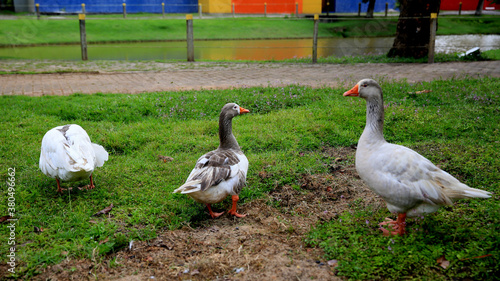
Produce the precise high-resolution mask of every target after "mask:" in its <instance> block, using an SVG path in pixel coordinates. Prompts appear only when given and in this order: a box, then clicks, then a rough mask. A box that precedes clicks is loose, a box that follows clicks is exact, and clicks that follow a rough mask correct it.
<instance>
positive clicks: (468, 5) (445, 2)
mask: <svg viewBox="0 0 500 281" xmlns="http://www.w3.org/2000/svg"><path fill="white" fill-rule="evenodd" d="M460 2H461V3H462V11H475V10H476V6H477V0H441V7H440V10H443V11H458V9H459V6H460ZM483 10H500V4H493V3H492V2H491V1H488V0H485V1H484V6H483Z"/></svg>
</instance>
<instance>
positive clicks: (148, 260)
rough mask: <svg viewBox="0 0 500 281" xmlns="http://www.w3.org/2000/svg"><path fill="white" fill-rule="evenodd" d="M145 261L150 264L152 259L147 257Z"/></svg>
mask: <svg viewBox="0 0 500 281" xmlns="http://www.w3.org/2000/svg"><path fill="white" fill-rule="evenodd" d="M145 261H147V262H152V261H153V257H151V256H149V257H147V258H146V259H145Z"/></svg>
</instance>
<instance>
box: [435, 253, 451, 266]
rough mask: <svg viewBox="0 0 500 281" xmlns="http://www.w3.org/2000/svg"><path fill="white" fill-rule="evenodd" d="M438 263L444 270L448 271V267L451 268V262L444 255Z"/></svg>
mask: <svg viewBox="0 0 500 281" xmlns="http://www.w3.org/2000/svg"><path fill="white" fill-rule="evenodd" d="M437 263H438V265H439V266H441V267H442V268H444V269H446V268H447V267H448V266H450V261H448V260H446V258H445V257H444V255H442V256H440V257H439V258H438V259H437Z"/></svg>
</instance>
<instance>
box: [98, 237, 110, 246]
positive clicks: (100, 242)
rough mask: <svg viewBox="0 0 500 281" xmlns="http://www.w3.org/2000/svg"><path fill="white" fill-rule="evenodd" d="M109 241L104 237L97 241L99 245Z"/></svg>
mask: <svg viewBox="0 0 500 281" xmlns="http://www.w3.org/2000/svg"><path fill="white" fill-rule="evenodd" d="M108 241H109V238H108V237H106V239H104V240H101V241H99V245H101V244H104V243H107V242H108Z"/></svg>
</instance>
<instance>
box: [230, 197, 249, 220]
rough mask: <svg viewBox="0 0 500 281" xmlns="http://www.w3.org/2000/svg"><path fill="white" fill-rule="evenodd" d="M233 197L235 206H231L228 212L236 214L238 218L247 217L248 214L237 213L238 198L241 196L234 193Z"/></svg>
mask: <svg viewBox="0 0 500 281" xmlns="http://www.w3.org/2000/svg"><path fill="white" fill-rule="evenodd" d="M231 199H233V207H232V208H231V210H229V211H228V213H229V214H231V215H234V216H236V217H238V218H243V217H246V215H241V214H238V213H236V203H238V200H240V197H239V196H238V195H233V196H232V197H231Z"/></svg>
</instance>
